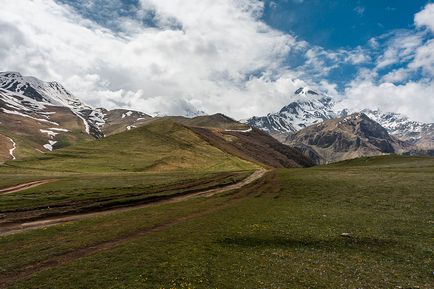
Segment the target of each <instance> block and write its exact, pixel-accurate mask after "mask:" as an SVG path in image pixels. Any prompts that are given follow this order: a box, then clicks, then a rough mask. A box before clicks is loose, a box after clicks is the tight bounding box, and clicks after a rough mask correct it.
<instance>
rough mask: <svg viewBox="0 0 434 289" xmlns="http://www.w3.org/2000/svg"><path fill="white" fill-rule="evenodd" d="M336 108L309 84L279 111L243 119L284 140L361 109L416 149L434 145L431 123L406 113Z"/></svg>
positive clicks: (333, 103)
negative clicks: (415, 118)
mask: <svg viewBox="0 0 434 289" xmlns="http://www.w3.org/2000/svg"><path fill="white" fill-rule="evenodd" d="M338 107H340V105H337V103H335V102H334V101H333V100H332V98H331V97H330V96H328V95H326V94H324V93H320V92H317V91H315V90H313V89H311V88H309V87H304V88H303V87H302V88H299V89H297V90H296V91H295V93H294V95H293V96H292V97H291V102H290V103H289V104H288V105H286V106H284V107H283V108H282V109H281V110H280V111H278V112H275V113H269V114H268V115H266V116H261V117H256V116H254V117H252V118H250V119H248V120H246V121H245V122H246V123H247V124H249V125H251V126H254V127H257V128H259V129H262V130H264V131H266V132H268V133H270V134H271V135H273V136H274V137H276V138H277V139H279V140H280V141H282V142H285V140H286V139H287V138H288V137H289V136H290V135H292V134H294V133H297V132H298V131H301V130H303V129H305V128H307V127H309V126H312V125H315V124H319V123H321V122H323V121H327V120H332V119H336V118H339V117H346V116H348V115H351V114H353V113H357V112H361V113H363V114H364V115H366V116H367V117H369V118H370V119H372V120H373V121H375V122H377V123H378V124H380V125H381V126H382V127H384V128H385V129H386V130H387V132H388V133H389V134H390V135H392V136H394V137H396V138H398V139H399V140H401V141H405V142H407V144H408V146H411V147H412V148H413V149H415V150H429V149H432V148H434V124H433V123H422V122H418V121H413V120H410V119H409V118H408V117H407V116H405V115H402V114H399V113H394V112H382V111H380V110H378V109H377V110H371V109H363V110H361V111H355V110H350V109H339V108H338Z"/></svg>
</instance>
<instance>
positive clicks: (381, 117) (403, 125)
mask: <svg viewBox="0 0 434 289" xmlns="http://www.w3.org/2000/svg"><path fill="white" fill-rule="evenodd" d="M362 112H363V113H365V114H366V115H368V116H369V117H370V118H372V119H373V120H375V121H376V122H378V123H380V124H381V125H382V126H383V127H384V128H386V129H387V130H388V131H389V133H390V134H393V135H396V136H397V137H398V138H400V139H402V140H411V139H420V138H421V137H423V134H424V133H426V132H427V131H431V132H432V131H433V130H434V124H432V123H422V122H418V121H414V120H410V119H409V118H408V117H407V116H405V115H403V114H400V113H395V112H382V111H380V110H378V109H377V110H370V109H364V110H362Z"/></svg>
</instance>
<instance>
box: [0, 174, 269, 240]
mask: <svg viewBox="0 0 434 289" xmlns="http://www.w3.org/2000/svg"><path fill="white" fill-rule="evenodd" d="M265 173H266V170H265V169H261V170H257V171H256V172H254V173H253V174H251V175H250V176H249V177H247V178H245V179H244V180H242V181H240V182H238V183H235V184H232V185H228V186H225V187H221V188H216V189H212V190H206V191H200V192H195V193H192V194H187V195H182V196H174V197H173V198H169V199H165V200H161V201H156V202H152V203H147V204H142V205H138V206H130V207H124V208H116V209H109V210H106V211H101V212H92V213H82V214H75V215H68V216H62V217H51V218H46V219H41V220H37V221H32V222H23V223H12V224H5V225H1V226H0V236H5V235H11V234H16V233H20V232H24V231H29V230H32V229H38V228H44V227H48V226H53V225H57V224H62V223H66V222H71V221H77V220H82V219H85V218H90V217H94V216H101V215H106V214H110V213H113V212H122V211H127V210H131V209H137V208H144V207H149V206H157V205H161V204H170V203H176V202H181V201H185V200H188V199H191V198H196V197H210V196H213V195H215V194H219V193H223V192H227V191H231V190H236V189H240V188H242V187H244V186H245V185H248V184H250V183H252V182H254V181H255V180H257V179H260V178H261V177H262V176H263V175H264V174H265ZM50 181H51V180H50ZM39 182H45V183H46V182H48V181H39ZM34 183H35V182H34ZM29 184H30V183H27V184H22V185H19V186H15V191H14V192H16V191H17V190H24V189H28V188H30V187H32V186H29ZM41 184H42V183H38V184H34V185H33V186H38V185H41ZM25 185H27V186H25ZM20 186H24V187H21V188H20V189H18V187H20ZM9 189H13V188H9ZM8 193H11V192H8ZM0 194H1V191H0Z"/></svg>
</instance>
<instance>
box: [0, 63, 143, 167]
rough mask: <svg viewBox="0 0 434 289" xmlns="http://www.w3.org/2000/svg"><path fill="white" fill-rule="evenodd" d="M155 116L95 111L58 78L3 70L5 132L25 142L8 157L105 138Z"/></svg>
mask: <svg viewBox="0 0 434 289" xmlns="http://www.w3.org/2000/svg"><path fill="white" fill-rule="evenodd" d="M149 118H150V116H149V115H147V114H145V113H142V112H136V111H128V110H122V109H117V110H112V111H109V110H106V109H95V108H93V107H91V106H89V105H86V104H85V103H83V102H82V101H80V100H79V99H78V98H76V97H75V96H73V95H72V94H71V93H70V92H68V91H67V90H66V89H65V88H64V87H63V86H62V85H60V84H59V83H57V82H44V81H41V80H39V79H37V78H34V77H27V76H22V75H21V74H20V73H17V72H1V73H0V134H1V135H2V136H3V139H5V138H7V139H10V140H13V141H14V142H15V143H16V144H19V145H17V148H16V150H15V151H14V152H15V155H14V156H13V155H12V154H10V153H6V154H5V153H4V152H3V153H2V154H1V155H2V157H1V158H2V159H3V160H4V159H12V158H13V157H16V156H27V155H34V154H35V153H38V152H41V151H51V150H53V149H55V148H59V147H63V146H66V145H70V144H74V143H76V142H78V141H85V140H89V139H93V138H102V137H104V136H105V135H110V134H113V133H117V132H121V131H124V130H128V129H131V128H133V127H136V126H139V125H141V124H142V123H143V122H144V121H146V120H147V119H149ZM3 142H4V141H3ZM11 143H12V142H11ZM2 151H5V150H4V149H3V150H2Z"/></svg>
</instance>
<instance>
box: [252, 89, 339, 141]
mask: <svg viewBox="0 0 434 289" xmlns="http://www.w3.org/2000/svg"><path fill="white" fill-rule="evenodd" d="M336 117H337V114H336V112H335V111H334V102H333V101H332V98H331V97H329V96H328V95H326V94H321V93H318V92H316V91H315V90H313V89H311V88H309V87H301V88H299V89H297V90H296V91H295V93H294V95H293V96H292V97H291V102H290V103H289V104H288V105H286V106H284V107H283V108H282V109H281V110H280V111H279V112H276V113H270V114H268V115H266V116H262V117H252V118H250V119H248V120H247V121H245V122H246V123H247V124H249V125H251V126H255V127H258V128H260V129H262V130H265V131H267V132H269V133H294V132H296V131H299V130H300V129H303V128H305V127H307V126H310V125H312V124H315V123H320V122H322V121H324V120H327V119H333V118H336Z"/></svg>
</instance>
